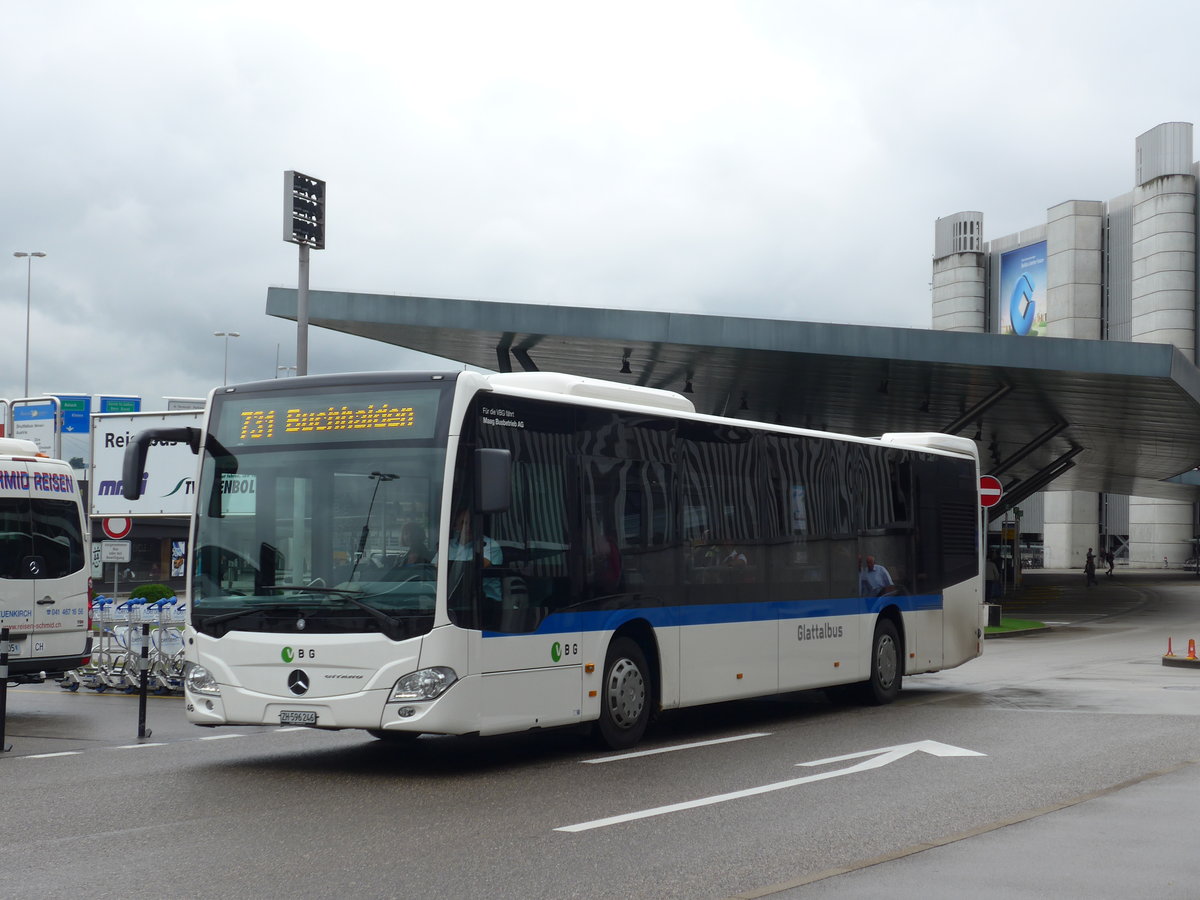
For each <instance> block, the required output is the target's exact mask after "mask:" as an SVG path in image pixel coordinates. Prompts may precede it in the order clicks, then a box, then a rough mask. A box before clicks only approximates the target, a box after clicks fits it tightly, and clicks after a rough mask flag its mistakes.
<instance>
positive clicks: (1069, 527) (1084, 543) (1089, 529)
mask: <svg viewBox="0 0 1200 900" xmlns="http://www.w3.org/2000/svg"><path fill="white" fill-rule="evenodd" d="M1044 496H1045V501H1046V513H1045V519H1046V522H1045V526H1044V528H1045V530H1044V531H1043V532H1042V534H1043V540H1044V544H1045V562H1044V565H1045V566H1046V568H1047V569H1080V570H1082V569H1083V562H1084V559H1085V558H1086V557H1087V549H1088V547H1091V548H1092V551H1093V552H1095V551H1096V550H1097V549H1098V546H1099V543H1098V542H1099V540H1100V503H1099V500H1098V499H1097V495H1096V494H1094V493H1092V492H1090V491H1046V492H1045V494H1044Z"/></svg>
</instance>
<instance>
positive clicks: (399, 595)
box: [192, 388, 445, 640]
mask: <svg viewBox="0 0 1200 900" xmlns="http://www.w3.org/2000/svg"><path fill="white" fill-rule="evenodd" d="M440 394H441V391H440V390H438V389H428V388H425V389H420V390H417V389H404V388H401V389H399V390H398V389H395V388H393V389H391V390H388V391H387V392H370V391H358V392H355V393H353V394H350V393H345V392H344V388H343V393H339V394H337V395H320V396H315V397H314V396H312V395H307V396H305V397H302V398H301V397H295V396H291V397H289V396H277V395H275V393H274V392H272V394H270V395H267V394H263V395H259V396H251V397H245V396H243V397H240V398H238V397H234V398H222V399H221V400H220V401H219V403H220V407H219V408H216V404H214V407H215V408H214V414H213V418H212V424H211V428H210V431H211V440H209V441H208V442H207V445H206V449H205V455H204V462H203V466H202V470H201V479H200V485H199V491H198V498H197V499H198V501H199V502H198V506H197V522H196V552H195V554H194V556H193V572H192V602H193V611H192V621H193V624H194V625H195V627H196V628H197V629H199V630H200V631H202V632H205V633H208V634H211V635H214V636H220V635H222V634H225V633H226V632H228V631H231V630H238V631H264V632H274V631H284V632H293V633H294V632H296V631H304V632H306V633H316V634H329V633H354V632H382V633H384V634H386V635H387V636H388V637H390V638H392V639H393V640H400V639H403V638H407V637H412V636H415V635H419V634H423V633H425V632H427V631H428V630H429V629H430V628H431V627H432V624H433V613H434V600H435V586H436V580H437V570H436V568H435V567H434V566H433V554H432V543H433V541H434V539H435V536H436V534H437V515H438V510H439V509H440V501H441V494H442V473H443V469H444V464H445V445H444V444H445V442H444V438H442V439H441V440H437V439H436V435H437V434H438V433H439V432H438V429H437V427H436V418H437V409H438V405H439V398H440ZM356 416H357V417H358V418H357V419H356V418H355V417H356ZM380 423H383V424H380ZM293 426H294V428H293ZM285 429H286V430H285Z"/></svg>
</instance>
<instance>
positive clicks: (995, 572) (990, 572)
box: [983, 553, 1000, 600]
mask: <svg viewBox="0 0 1200 900" xmlns="http://www.w3.org/2000/svg"><path fill="white" fill-rule="evenodd" d="M983 571H984V581H985V582H986V583H987V591H986V594H987V598H988V599H989V600H996V599H998V598H999V596H1000V568H999V567H998V566H997V565H996V554H995V553H989V554H988V558H987V563H986V564H985V565H984V569H983Z"/></svg>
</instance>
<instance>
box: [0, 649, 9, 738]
mask: <svg viewBox="0 0 1200 900" xmlns="http://www.w3.org/2000/svg"><path fill="white" fill-rule="evenodd" d="M7 721H8V629H7V628H0V753H8V752H9V751H10V750H12V744H6V743H5V742H4V725H5V722H7Z"/></svg>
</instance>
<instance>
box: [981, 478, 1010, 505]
mask: <svg viewBox="0 0 1200 900" xmlns="http://www.w3.org/2000/svg"><path fill="white" fill-rule="evenodd" d="M1003 496H1004V485H1002V484H1001V483H1000V479H999V478H997V477H996V476H995V475H980V476H979V505H980V506H982V507H983V508H984V509H986V508H987V507H989V506H995V505H996V504H997V503H999V502H1000V498H1001V497H1003Z"/></svg>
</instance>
